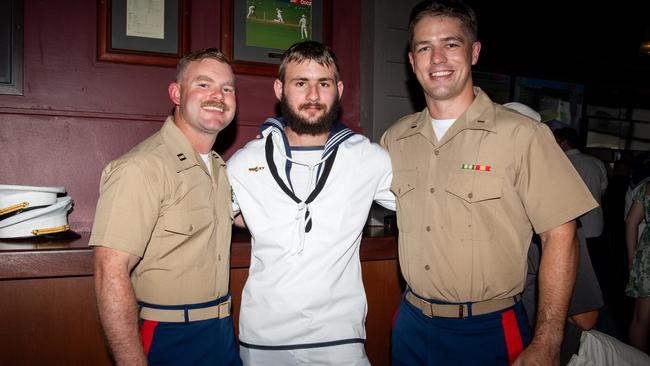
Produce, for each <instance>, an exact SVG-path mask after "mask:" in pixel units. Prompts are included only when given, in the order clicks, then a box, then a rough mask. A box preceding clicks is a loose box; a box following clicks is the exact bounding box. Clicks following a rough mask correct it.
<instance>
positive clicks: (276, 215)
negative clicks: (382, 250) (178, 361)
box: [228, 41, 395, 366]
mask: <svg viewBox="0 0 650 366" xmlns="http://www.w3.org/2000/svg"><path fill="white" fill-rule="evenodd" d="M274 91H275V96H276V97H277V99H278V100H279V101H280V108H281V111H282V117H281V118H269V119H267V120H266V122H264V124H263V125H262V136H261V138H259V139H256V140H253V141H251V142H249V143H248V144H246V146H244V147H243V148H242V149H240V150H239V151H237V152H236V153H235V154H234V155H233V156H232V158H230V160H228V174H229V177H230V181H231V183H232V189H233V193H234V194H233V206H234V210H235V212H237V211H241V216H237V218H236V220H237V221H239V220H240V219H241V217H243V219H244V221H245V224H246V226H247V227H248V229H249V231H250V233H251V245H252V252H251V265H250V270H249V275H248V279H247V280H246V284H245V285H244V291H243V294H242V305H241V313H240V314H241V316H240V318H239V339H240V345H241V347H240V354H241V358H242V361H243V362H244V364H245V365H274V366H278V365H337V366H338V365H369V361H368V358H367V356H366V353H365V349H364V341H365V335H366V334H365V318H366V308H367V303H366V296H365V292H364V288H363V281H362V279H361V263H360V260H359V249H360V244H361V234H362V231H363V227H364V225H365V223H366V219H367V217H368V212H369V210H370V206H371V204H372V202H373V200H374V201H377V202H378V203H380V204H382V205H384V206H385V207H387V208H389V209H393V210H394V209H395V197H394V196H393V194H392V193H391V192H390V182H391V179H392V172H391V166H390V158H389V157H388V154H387V153H386V151H384V150H383V149H382V148H381V147H380V146H379V145H377V144H374V143H371V142H370V141H369V140H368V139H367V138H366V137H364V136H362V135H359V134H356V133H354V132H352V131H351V130H350V129H349V128H347V127H345V125H343V124H342V123H341V122H340V121H339V107H340V98H341V95H342V93H343V82H342V81H341V80H340V75H339V66H338V63H337V61H336V56H335V54H334V52H332V50H331V49H330V48H329V47H327V46H325V45H323V44H321V43H318V42H313V41H306V42H302V43H296V44H294V45H293V46H291V47H290V48H289V49H288V50H287V51H285V53H284V54H283V56H282V60H281V63H280V69H279V74H278V78H277V79H276V80H275V83H274Z"/></svg>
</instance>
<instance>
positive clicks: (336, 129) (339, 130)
mask: <svg viewBox="0 0 650 366" xmlns="http://www.w3.org/2000/svg"><path fill="white" fill-rule="evenodd" d="M286 126H287V123H286V122H285V121H284V118H282V117H277V118H267V119H266V121H264V123H262V125H261V126H260V133H261V135H262V136H263V137H264V138H266V137H267V136H268V135H269V134H271V133H272V132H273V131H276V132H279V134H280V135H281V136H282V141H283V142H284V154H285V155H286V156H287V157H289V158H291V146H289V140H288V139H287V134H286V132H285V130H284V129H285V127H286ZM354 134H355V133H354V131H352V130H351V129H350V128H348V127H346V126H345V125H344V124H343V123H342V122H341V121H336V123H334V126H332V128H331V129H330V133H329V136H328V137H327V142H326V143H325V147H324V149H323V154H322V155H321V158H322V159H324V158H325V157H327V156H328V155H329V154H331V153H332V151H333V150H334V149H335V148H336V147H337V146H339V145H340V144H341V143H342V142H343V141H345V140H347V139H348V138H350V137H352V136H354ZM291 165H292V163H291V161H290V160H288V159H287V160H286V162H285V168H284V170H285V174H286V176H287V180H288V181H289V185H290V186H291V190H293V184H292V183H291V179H290V178H289V177H290V176H291V175H290V173H291ZM321 167H322V165H321V166H319V167H318V173H317V177H320V173H321Z"/></svg>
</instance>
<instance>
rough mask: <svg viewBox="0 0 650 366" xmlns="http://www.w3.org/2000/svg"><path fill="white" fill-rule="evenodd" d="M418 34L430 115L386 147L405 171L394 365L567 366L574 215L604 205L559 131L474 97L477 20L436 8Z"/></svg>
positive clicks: (467, 12)
mask: <svg viewBox="0 0 650 366" xmlns="http://www.w3.org/2000/svg"><path fill="white" fill-rule="evenodd" d="M414 14H416V15H415V17H414V18H413V20H412V21H411V24H410V31H411V52H410V53H409V58H410V62H411V65H412V67H413V71H414V72H415V74H416V77H417V78H418V81H419V82H420V84H421V85H422V87H423V89H424V92H425V98H426V103H427V108H426V109H424V110H423V111H422V112H420V113H416V114H413V115H410V116H406V117H404V118H402V119H401V120H399V121H398V122H396V123H395V124H394V125H393V126H392V127H391V128H390V129H389V130H388V131H387V132H386V133H385V134H384V136H383V137H382V144H383V146H385V147H386V148H387V149H388V151H389V153H390V155H391V160H392V164H393V171H394V173H393V174H394V177H393V183H392V190H393V193H395V195H396V197H397V219H398V228H399V233H400V234H399V256H400V264H401V268H402V273H403V275H404V278H405V279H406V282H407V283H408V289H407V292H406V293H405V297H404V300H403V301H402V305H401V306H400V310H399V313H398V316H397V318H396V322H395V326H394V330H393V336H392V338H393V339H392V347H393V350H392V351H393V352H392V355H393V364H395V365H416V364H429V365H431V364H440V365H465V364H472V365H508V364H513V363H514V364H519V365H521V364H528V363H529V362H530V363H533V362H539V364H541V365H553V364H557V363H558V355H559V345H560V342H561V339H562V331H563V325H564V320H565V317H566V310H567V306H568V300H569V296H570V294H571V289H572V287H573V282H574V280H575V271H576V261H577V246H576V244H577V242H576V241H575V223H574V221H573V220H574V219H575V218H576V217H578V216H580V215H581V214H583V213H584V212H587V211H589V210H590V209H592V208H593V207H595V206H596V203H595V202H594V200H593V198H592V197H591V195H590V193H589V191H588V190H587V188H586V187H585V186H584V184H583V183H582V181H581V179H580V176H579V175H578V174H577V173H576V172H575V170H574V169H573V168H572V167H571V164H570V163H569V161H568V160H567V159H566V157H565V156H564V154H563V153H562V151H561V150H560V149H558V147H557V144H556V143H555V140H554V138H553V135H552V134H551V133H550V131H549V130H548V128H547V127H546V126H544V125H542V124H540V123H538V122H535V121H533V120H531V119H529V118H527V117H524V116H523V115H520V114H518V113H516V112H514V111H512V110H509V109H507V108H504V107H502V106H500V105H497V104H494V103H492V102H491V101H490V99H489V98H488V96H487V95H486V94H485V93H484V92H483V91H481V90H480V89H479V88H473V84H472V78H471V65H474V64H475V63H476V62H477V61H478V56H479V53H480V47H481V45H480V43H479V42H477V41H476V35H477V31H476V29H477V28H476V17H475V14H474V12H473V11H472V10H471V9H470V8H469V7H468V6H466V5H465V4H463V3H462V2H458V1H445V2H444V3H443V2H429V3H427V4H425V5H424V6H423V8H419V9H417V10H416V12H415V13H414ZM533 229H534V230H535V231H536V232H538V233H540V235H541V237H542V241H543V247H544V252H543V258H542V266H541V270H540V297H539V299H540V306H539V310H540V311H539V315H538V326H537V329H536V332H535V337H534V338H533V340H532V343H530V345H529V346H528V347H527V348H526V349H525V350H524V347H525V346H527V345H528V343H529V341H530V338H531V330H530V329H529V328H528V325H527V322H526V317H525V312H524V309H523V306H522V304H521V302H520V301H519V298H520V293H521V292H522V290H523V286H524V280H525V276H526V255H527V252H528V245H529V243H530V239H531V236H532V233H533Z"/></svg>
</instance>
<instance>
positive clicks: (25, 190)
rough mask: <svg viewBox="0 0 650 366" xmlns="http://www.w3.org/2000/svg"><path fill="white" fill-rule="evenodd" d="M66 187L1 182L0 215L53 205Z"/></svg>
mask: <svg viewBox="0 0 650 366" xmlns="http://www.w3.org/2000/svg"><path fill="white" fill-rule="evenodd" d="M59 193H65V187H34V186H19V185H7V184H0V215H5V214H8V213H11V212H15V211H19V210H23V209H26V208H33V207H41V206H49V205H53V204H55V203H56V202H57V195H58V194H59Z"/></svg>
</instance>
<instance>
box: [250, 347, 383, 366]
mask: <svg viewBox="0 0 650 366" xmlns="http://www.w3.org/2000/svg"><path fill="white" fill-rule="evenodd" d="M239 355H240V356H241V360H242V363H243V364H244V366H271V365H272V366H302V365H310V366H339V365H340V366H370V361H368V357H367V356H366V350H365V349H364V348H363V343H350V344H342V345H339V346H330V347H319V348H306V349H295V350H270V351H269V350H259V349H252V348H246V347H244V346H240V347H239Z"/></svg>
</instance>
